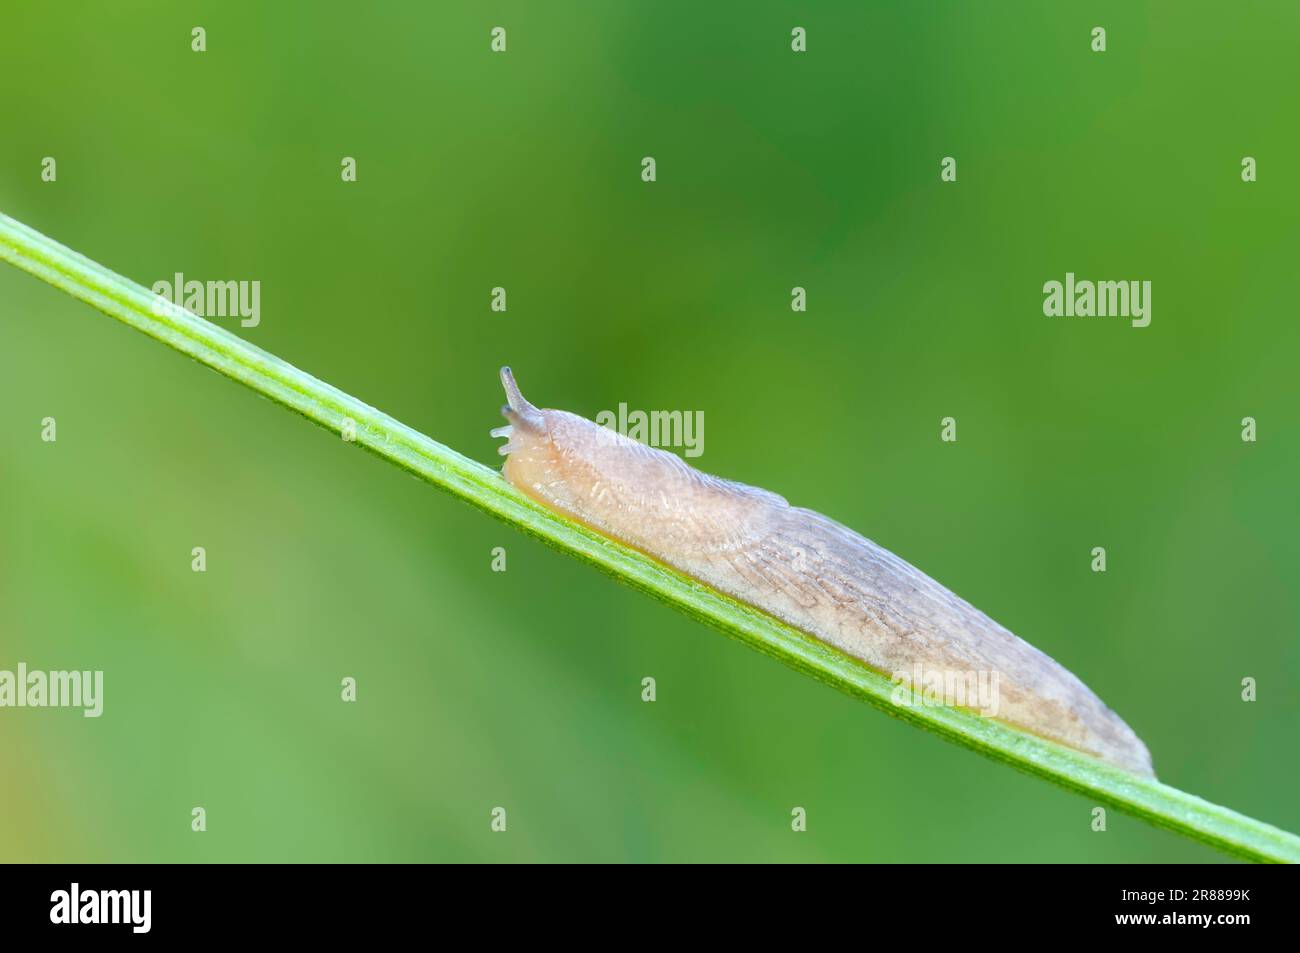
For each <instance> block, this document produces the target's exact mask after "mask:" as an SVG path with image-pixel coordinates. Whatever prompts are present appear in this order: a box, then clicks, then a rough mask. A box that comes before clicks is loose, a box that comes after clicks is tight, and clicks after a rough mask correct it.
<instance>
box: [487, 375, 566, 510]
mask: <svg viewBox="0 0 1300 953" xmlns="http://www.w3.org/2000/svg"><path fill="white" fill-rule="evenodd" d="M501 386H502V387H504V388H505V392H506V401H507V404H506V406H504V407H502V408H501V416H503V417H505V418H506V420H508V421H510V423H509V424H508V425H506V426H504V427H497V428H496V429H494V430H493V431H492V436H494V437H505V438H506V443H505V444H504V445H503V446H501V447H498V448H497V452H498V453H499V454H501V456H503V457H505V458H506V463H505V466H504V467H502V468H501V472H502V473H503V474H504V475H505V478H506V479H507V480H509V481H510V482H511V483H513V484H514V485H515V486H517V487H519V489H521V490H523V491H525V492H527V493H530V494H531V493H535V492H536V488H537V485H538V484H539V483H542V482H545V479H546V475H547V473H548V472H551V471H552V468H553V466H554V463H555V458H556V456H557V451H556V448H555V446H554V442H553V440H552V427H551V423H552V421H551V419H550V418H551V417H552V416H553V415H554V414H555V411H546V410H539V409H538V408H537V407H534V406H533V405H532V404H530V403H529V402H528V399H527V398H525V397H524V395H523V394H522V393H521V392H520V390H519V385H518V384H516V383H515V376H514V374H513V373H511V371H510V368H508V367H503V368H501Z"/></svg>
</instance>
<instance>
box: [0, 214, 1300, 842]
mask: <svg viewBox="0 0 1300 953" xmlns="http://www.w3.org/2000/svg"><path fill="white" fill-rule="evenodd" d="M0 257H3V258H4V259H5V260H6V261H8V262H10V263H11V264H13V265H16V266H17V267H19V268H21V269H23V270H24V271H27V272H30V273H31V274H33V275H35V276H36V277H38V278H40V279H41V280H43V281H46V282H49V283H50V284H52V285H54V286H55V287H56V288H60V289H62V290H64V291H66V292H67V293H68V294H70V295H72V296H73V297H75V298H78V299H80V300H81V301H84V302H86V303H87V304H89V305H91V306H92V307H94V308H97V309H98V310H100V311H102V312H104V313H105V314H107V315H109V316H111V317H114V318H117V319H118V320H119V321H122V322H123V323H125V324H129V325H130V326H131V327H133V328H135V329H136V330H138V331H143V332H144V333H145V334H148V335H149V336H150V337H154V338H157V339H158V340H160V341H162V342H163V343H165V344H167V345H169V346H170V347H173V348H175V349H176V350H178V351H180V352H182V353H184V354H188V355H189V356H190V357H192V358H194V359H195V360H197V361H199V362H200V363H203V364H206V365H208V366H209V367H211V368H213V369H214V370H217V371H219V372H221V373H222V374H224V375H226V376H227V377H230V378H232V379H234V380H236V381H239V382H240V383H241V384H244V385H246V386H247V387H250V388H252V389H253V390H255V391H257V392H258V393H260V394H263V395H265V396H267V397H269V398H271V399H272V400H275V401H277V402H278V403H281V404H283V405H284V406H285V407H288V408H289V409H290V410H294V411H296V412H297V413H299V414H301V415H302V416H304V417H306V418H308V419H309V420H312V421H315V422H316V423H318V424H320V425H321V426H322V427H324V428H326V429H327V430H331V431H334V432H335V433H338V432H340V431H341V429H342V428H343V427H344V426H345V422H346V421H348V420H351V421H352V426H353V427H354V429H355V432H356V442H357V443H358V444H360V445H361V446H363V447H365V448H366V449H367V450H369V451H370V452H372V453H374V454H376V455H377V456H380V457H383V458H384V459H386V460H388V461H390V462H392V463H395V464H397V465H398V466H399V467H401V468H403V469H405V470H408V471H410V472H411V473H414V474H416V475H417V476H419V477H421V478H423V479H424V480H427V481H428V482H429V483H432V484H433V485H434V486H437V487H440V488H442V489H444V490H447V491H448V492H450V493H452V494H454V495H455V496H458V497H460V498H461V499H462V500H465V501H466V502H468V503H470V504H472V505H474V506H476V507H478V508H479V509H481V510H484V511H486V512H488V513H491V514H492V515H493V516H496V517H497V518H499V519H501V520H504V521H505V522H507V523H510V524H511V525H513V526H516V527H518V528H519V529H521V530H523V531H524V532H526V533H529V534H530V535H532V536H535V537H537V538H539V539H541V540H543V541H544V542H546V543H548V544H550V545H551V546H553V547H555V548H556V549H559V550H561V551H563V552H566V553H569V554H570V555H573V556H576V557H578V558H579V559H581V560H584V561H585V562H588V563H590V564H592V565H594V566H596V567H597V568H599V569H601V570H603V571H604V572H606V573H608V574H610V575H611V576H614V577H616V578H618V579H620V580H622V581H623V582H625V583H627V584H629V585H631V586H633V587H635V588H637V589H640V590H641V591H643V592H646V593H649V594H650V595H653V596H655V597H656V598H658V599H661V600H663V601H664V602H666V603H668V604H669V605H672V606H675V607H676V608H678V609H680V610H681V611H683V612H685V613H687V614H688V615H690V616H693V617H694V618H696V619H699V620H700V621H702V622H706V623H708V624H710V625H712V626H714V627H715V628H717V629H720V630H721V631H722V632H723V633H724V634H726V635H729V636H731V637H733V638H736V639H739V640H740V641H741V642H744V643H745V644H747V645H749V646H751V647H753V648H756V649H758V650H759V651H760V652H764V653H766V654H768V655H771V656H773V657H774V658H777V659H779V660H781V661H782V662H785V663H786V664H787V665H790V666H792V667H793V668H795V669H798V670H799V671H801V672H804V673H806V674H808V675H811V676H812V677H814V678H816V679H819V680H821V681H823V682H826V683H827V684H829V685H833V686H834V687H836V688H838V689H840V690H841V691H844V692H847V693H848V694H850V695H853V696H855V697H857V698H860V699H862V700H863V701H866V702H868V703H870V704H872V705H874V706H875V707H877V708H880V709H883V710H884V711H886V712H888V713H890V714H892V715H895V716H896V717H899V718H902V719H904V720H905V721H909V722H911V723H913V724H915V725H918V726H919V727H922V728H926V729H928V730H930V731H933V732H935V733H937V734H939V735H942V736H943V737H945V738H948V739H949V740H951V741H954V742H957V743H958V744H961V745H964V746H966V747H968V748H971V749H973V750H975V751H978V752H980V753H981V754H984V755H987V756H988V757H991V758H994V759H996V760H999V761H1003V762H1006V763H1008V764H1011V765H1013V766H1015V767H1017V768H1019V769H1021V770H1023V771H1026V772H1028V773H1030V774H1033V775H1037V776H1039V777H1042V778H1045V779H1047V780H1049V781H1053V782H1055V783H1056V784H1059V785H1061V786H1062V787H1065V788H1068V789H1070V790H1073V791H1077V792H1079V793H1081V794H1084V795H1086V796H1087V797H1089V798H1092V799H1095V800H1096V801H1097V802H1099V803H1102V804H1106V805H1109V806H1111V807H1114V808H1116V809H1118V810H1121V811H1124V812H1126V813H1128V814H1132V815H1134V816H1137V817H1140V818H1143V819H1144V820H1147V821H1149V822H1151V823H1152V824H1155V825H1158V826H1160V827H1165V828H1168V829H1169V830H1172V831H1177V832H1178V833H1181V834H1185V835H1187V836H1189V837H1192V838H1195V839H1197V840H1200V841H1203V842H1205V843H1207V844H1211V845H1213V846H1215V847H1218V848H1220V849H1222V850H1225V851H1228V852H1230V853H1233V854H1236V855H1238V856H1241V857H1245V858H1249V859H1252V860H1259V861H1274V862H1291V863H1294V862H1297V861H1300V838H1298V837H1296V836H1295V835H1294V834H1290V833H1288V832H1286V831H1283V830H1280V829H1278V828H1276V827H1273V826H1271V825H1269V824H1265V823H1263V822H1262V821H1257V820H1255V819H1254V818H1250V817H1246V816H1244V815H1242V814H1238V813H1237V812H1235V811H1231V810H1229V809H1228V808H1225V807H1220V806H1219V805H1216V804H1212V803H1210V802H1208V801H1205V800H1202V799H1201V798H1198V797H1196V796H1194V795H1191V794H1187V793H1185V792H1183V791H1180V790H1178V789H1177V788H1173V787H1170V786H1169V785H1166V784H1162V783H1161V782H1159V781H1155V780H1152V779H1149V778H1142V777H1138V776H1136V775H1132V774H1129V773H1128V772H1126V771H1122V770H1120V769H1118V768H1114V767H1111V766H1109V765H1106V764H1103V763H1102V762H1100V761H1097V760H1096V759H1094V758H1090V757H1088V756H1086V755H1083V754H1079V753H1077V752H1074V751H1072V750H1070V749H1068V748H1064V747H1062V746H1060V745H1057V744H1054V743H1052V742H1049V741H1045V740H1043V739H1040V738H1037V737H1034V736H1032V735H1028V734H1025V733H1023V732H1020V731H1016V730H1015V729H1013V728H1009V727H1007V726H1005V725H1002V724H999V723H997V722H994V721H991V720H989V719H986V718H981V717H979V716H978V715H976V714H973V713H970V712H967V711H965V710H962V709H956V708H941V707H916V706H912V707H906V708H904V707H900V706H896V705H894V704H893V703H892V701H891V695H892V693H893V687H894V686H893V684H892V683H891V682H890V680H889V678H888V677H886V676H885V675H882V674H880V673H878V672H875V671H873V670H871V669H868V668H866V667H865V666H863V665H862V664H861V663H859V662H857V661H855V660H854V659H852V658H850V657H848V656H846V655H843V654H841V653H840V652H838V651H836V650H834V649H832V648H830V647H829V646H827V645H824V644H823V643H821V642H818V641H817V640H815V639H813V638H811V637H809V636H807V635H804V634H803V633H802V632H800V631H798V630H796V629H793V628H791V627H789V626H787V625H785V624H784V623H781V622H779V621H777V620H776V619H774V618H772V617H770V616H768V615H766V614H764V613H762V612H759V611H758V610H756V609H753V608H750V607H749V606H746V605H744V604H742V603H739V602H736V601H735V600H734V599H731V598H728V597H727V596H724V595H722V594H720V593H718V592H716V591H714V590H712V589H710V588H708V587H706V586H704V585H702V584H700V583H698V582H696V581H694V580H692V579H690V578H687V577H685V576H683V575H681V574H680V573H678V572H675V571H674V570H672V569H669V568H668V567H666V566H663V565H662V564H660V563H657V562H655V561H654V560H652V559H650V558H649V557H646V556H644V555H642V554H640V553H638V552H636V551H635V550H632V549H630V548H628V547H626V546H623V545H621V544H619V543H617V542H614V541H612V540H609V539H605V538H604V537H602V536H599V535H597V534H595V533H593V532H592V531H590V530H588V529H586V528H585V527H583V526H581V525H579V524H577V523H574V522H572V521H570V520H568V519H566V518H564V517H562V516H559V515H558V514H556V513H554V512H552V511H550V510H548V509H546V508H544V507H542V506H540V505H539V504H537V503H534V502H533V501H532V500H530V499H529V498H528V497H526V496H524V495H523V494H522V493H520V492H519V491H518V490H516V489H515V488H514V487H512V486H511V485H510V484H508V483H507V482H506V481H505V480H504V479H502V477H501V475H500V474H499V473H498V472H497V471H496V470H494V469H490V468H488V467H485V466H483V465H482V464H480V463H476V462H475V461H473V460H470V459H469V458H468V457H464V456H462V455H461V454H459V453H457V452H456V451H454V450H452V449H450V448H448V447H445V446H443V445H442V444H440V443H438V442H437V441H435V440H432V439H431V438H429V437H426V436H425V435H424V434H421V433H419V432H417V431H415V430H413V429H411V428H410V427H408V426H406V425H405V424H403V423H400V422H399V421H397V420H394V419H393V418H392V417H389V416H388V415H387V414H384V413H382V412H380V411H378V410H376V409H375V408H373V407H370V406H368V405H367V404H364V403H362V402H361V401H359V400H357V399H356V398H355V397H352V396H350V395H349V394H345V393H343V392H342V391H340V390H338V389H337V388H335V387H332V386H330V385H329V384H326V383H325V382H324V381H321V380H318V379H317V378H315V377H313V376H311V375H310V374H307V373H305V372H304V371H301V370H299V369H298V368H296V367H294V366H292V365H290V364H288V363H286V362H284V361H282V360H280V359H279V358H277V357H275V356H274V355H272V354H268V353H267V352H266V351H263V350H262V349H261V348H259V347H256V346H255V345H252V344H249V343H248V342H247V341H244V340H242V339H241V338H239V337H237V336H236V335H234V334H231V333H230V332H229V331H226V330H224V329H222V328H219V327H217V326H216V325H214V324H212V323H210V322H208V321H205V320H204V319H202V318H200V317H198V316H197V315H194V314H192V313H190V312H188V311H175V312H166V313H163V314H156V313H155V310H161V309H156V308H155V302H157V301H158V298H157V297H156V296H155V295H154V294H153V293H152V292H151V291H149V290H148V289H146V288H144V287H142V286H140V285H138V284H136V283H135V282H133V281H130V280H129V279H127V278H123V277H122V276H120V275H118V274H115V273H114V272H112V271H110V270H108V269H107V268H105V267H104V266H102V265H99V264H97V263H95V262H93V261H91V260H90V259H88V258H86V257H84V256H82V255H79V254H77V253H76V252H74V251H72V250H71V249H69V248H65V247H64V246H62V245H60V244H58V243H57V242H55V241H53V240H51V239H49V238H47V237H45V236H44V235H42V234H40V233H39V232H36V231H34V230H33V229H31V228H28V227H27V226H25V225H23V224H21V223H20V222H17V221H14V220H13V219H11V218H9V217H7V216H5V215H2V214H0Z"/></svg>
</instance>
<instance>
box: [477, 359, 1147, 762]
mask: <svg viewBox="0 0 1300 953" xmlns="http://www.w3.org/2000/svg"><path fill="white" fill-rule="evenodd" d="M501 382H502V384H503V385H504V387H505V391H506V396H507V398H508V400H509V406H507V407H504V408H502V413H503V414H504V415H505V417H506V419H507V420H509V421H510V425H509V426H508V427H501V428H498V429H497V430H494V431H492V434H493V436H500V437H508V438H509V440H508V442H507V443H506V444H505V446H503V447H501V448H500V452H501V454H502V455H504V456H505V457H506V462H505V466H504V468H503V469H502V473H503V474H504V476H505V478H506V479H507V480H509V481H510V483H512V484H513V485H514V486H515V487H517V488H518V489H519V490H521V491H522V492H524V493H526V494H527V495H528V496H530V497H532V498H533V499H535V500H537V501H538V502H539V503H542V504H543V505H544V506H547V507H549V508H551V509H553V510H556V511H558V512H560V513H564V514H566V515H568V516H570V517H573V518H574V519H577V520H578V521H580V522H582V523H585V524H586V525H588V526H590V527H591V528H592V529H594V530H596V531H597V532H599V533H601V534H603V535H605V536H609V537H612V538H614V539H617V540H620V541H622V542H624V543H626V544H628V545H630V546H633V547H635V548H636V549H639V550H641V551H642V552H645V553H647V554H649V555H650V556H653V557H655V558H656V559H658V560H660V561H661V562H664V563H667V564H668V565H670V566H673V567H675V568H676V569H679V570H681V571H682V572H684V573H686V574H687V575H689V576H693V577H694V578H696V579H698V580H700V581H701V582H703V583H706V584H707V585H709V586H712V587H713V588H715V589H718V590H720V591H722V592H724V593H726V594H728V595H730V596H732V597H734V598H736V599H739V600H740V601H742V602H746V603H749V604H750V605H753V606H755V607H757V608H759V609H762V610H763V611H765V612H767V613H769V614H771V615H774V616H776V617H777V618H779V619H782V620H783V621H785V622H787V623H789V624H790V625H792V626H794V627H795V628H798V629H801V630H803V631H804V632H807V633H808V634H809V635H812V636H813V637H814V638H817V639H819V640H821V641H822V642H825V643H827V644H829V645H832V646H834V647H835V648H837V649H839V650H840V651H842V652H844V653H846V654H848V655H851V656H853V657H854V658H856V659H859V660H860V661H862V662H865V663H866V664H867V665H868V666H870V667H871V668H874V669H876V670H878V671H880V672H883V673H884V674H886V675H893V674H894V673H911V672H913V670H914V666H915V665H917V664H918V663H919V664H920V665H921V666H923V668H924V669H925V670H928V671H943V672H956V673H972V672H985V673H989V672H996V673H997V678H998V681H997V694H998V699H997V711H996V717H997V718H998V720H1001V721H1004V722H1006V723H1008V724H1010V725H1013V726H1015V727H1017V728H1020V729H1023V730H1025V731H1029V732H1032V733H1033V734H1036V735H1039V736H1042V737H1045V738H1048V739H1051V740H1053V741H1056V742H1059V743H1061V744H1064V745H1067V746H1069V747H1071V748H1074V749H1076V750H1078V751H1082V752H1085V753H1086V754H1090V755H1092V756H1093V757H1096V758H1099V759H1101V760H1103V761H1106V762H1109V763H1111V764H1114V765H1117V766H1119V767H1121V768H1124V769H1126V770H1128V771H1132V772H1134V773H1136V774H1141V775H1146V776H1150V777H1154V772H1153V770H1152V767H1151V755H1150V754H1149V753H1148V752H1147V749H1146V746H1145V745H1144V744H1143V743H1142V742H1141V741H1140V740H1139V739H1138V737H1137V735H1136V734H1134V732H1133V730H1132V729H1131V728H1129V726H1128V725H1126V724H1125V723H1124V722H1123V720H1121V719H1120V718H1119V716H1118V715H1116V714H1115V713H1114V712H1113V711H1111V710H1110V709H1109V708H1107V707H1106V706H1105V705H1104V704H1103V703H1102V701H1101V699H1099V698H1098V697H1097V696H1096V695H1094V694H1093V693H1092V692H1091V691H1089V689H1088V688H1087V686H1086V685H1084V684H1083V682H1081V681H1079V679H1078V678H1076V677H1075V676H1073V675H1071V674H1070V673H1069V672H1068V671H1066V670H1065V669H1064V668H1062V667H1061V666H1060V665H1058V664H1057V663H1056V662H1055V661H1053V660H1052V659H1051V658H1049V657H1048V656H1046V655H1044V654H1043V653H1042V652H1040V651H1038V649H1036V648H1034V647H1033V646H1032V645H1029V644H1028V643H1027V642H1024V641H1022V640H1021V639H1019V638H1017V637H1016V636H1015V635H1013V634H1012V633H1011V632H1009V631H1007V630H1006V629H1004V628H1003V627H1002V626H1000V625H998V624H997V623H996V622H994V621H993V620H992V619H990V618H989V617H988V616H986V615H985V614H984V613H982V612H980V611H979V610H978V609H976V608H975V607H974V606H972V605H971V604H970V603H968V602H966V601H965V600H963V599H961V598H959V597H958V596H956V595H955V594H953V593H952V592H950V591H949V590H947V589H945V588H944V587H943V586H941V585H940V584H939V583H937V582H935V581H934V580H933V579H931V578H930V577H929V576H927V575H925V574H924V573H923V572H921V571H920V570H918V569H916V568H915V567H914V566H911V565H910V564H908V563H907V562H905V561H904V560H902V559H900V558H898V557H897V556H895V555H894V554H893V553H891V552H889V551H888V550H885V549H882V548H881V547H879V546H877V545H876V544H875V543H873V542H871V540H869V539H865V538H863V537H862V536H859V535H858V534H857V533H855V532H853V531H852V530H850V529H847V528H846V527H844V526H841V525H840V524H838V523H836V522H834V521H833V520H830V519H828V518H826V517H825V516H822V515H821V514H820V513H814V512H813V511H811V510H805V509H800V508H798V507H792V506H790V504H789V503H787V502H786V501H785V500H784V499H783V498H782V497H780V496H778V495H777V494H775V493H770V492H768V491H767V490H762V489H758V488H757V487H752V486H746V485H744V484H743V483H733V482H731V481H730V480H723V479H719V478H718V477H714V476H709V475H708V474H706V473H701V472H699V471H698V470H695V469H693V468H692V467H690V466H689V465H687V464H686V463H684V462H683V461H682V460H681V459H680V458H678V457H677V456H675V455H673V454H671V453H667V452H665V451H662V450H656V449H653V448H651V447H647V446H644V445H642V444H640V443H638V442H636V441H634V440H630V439H628V438H627V437H624V436H622V435H621V434H618V433H615V432H614V431H612V430H609V429H607V428H605V427H601V426H599V425H598V424H595V423H593V422H591V421H589V420H586V419H584V418H582V417H579V416H577V415H575V414H570V413H566V412H565V411H561V410H539V409H538V408H536V407H534V406H533V405H532V404H530V403H529V402H528V401H527V400H525V399H524V397H523V395H522V394H521V393H520V392H519V388H518V387H517V386H516V384H515V381H514V377H513V376H512V375H511V373H510V369H509V368H508V367H506V368H502V369H501ZM917 690H918V691H919V690H920V686H919V685H918V686H917Z"/></svg>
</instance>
